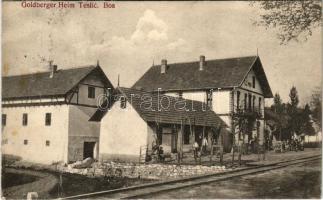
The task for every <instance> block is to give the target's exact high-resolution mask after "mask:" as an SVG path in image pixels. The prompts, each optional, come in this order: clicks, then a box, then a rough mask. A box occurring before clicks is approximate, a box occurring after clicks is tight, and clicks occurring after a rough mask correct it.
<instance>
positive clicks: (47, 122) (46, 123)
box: [45, 113, 52, 126]
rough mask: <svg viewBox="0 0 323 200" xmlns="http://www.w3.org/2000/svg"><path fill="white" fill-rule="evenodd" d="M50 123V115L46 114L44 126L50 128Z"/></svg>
mask: <svg viewBox="0 0 323 200" xmlns="http://www.w3.org/2000/svg"><path fill="white" fill-rule="evenodd" d="M51 123H52V113H46V116H45V125H46V126H50V125H51Z"/></svg>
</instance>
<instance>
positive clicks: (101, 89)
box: [2, 65, 113, 164]
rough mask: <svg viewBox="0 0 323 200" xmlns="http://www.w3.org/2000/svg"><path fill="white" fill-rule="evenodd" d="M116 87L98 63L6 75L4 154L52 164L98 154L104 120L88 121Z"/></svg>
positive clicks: (4, 93) (3, 99)
mask: <svg viewBox="0 0 323 200" xmlns="http://www.w3.org/2000/svg"><path fill="white" fill-rule="evenodd" d="M111 90H113V86H112V84H111V82H110V81H109V80H108V78H107V77H106V75H105V74H104V72H103V71H102V69H101V67H100V66H99V65H97V66H87V67H80V68H72V69H59V70H58V69H57V66H56V65H50V71H48V72H41V73H34V74H26V75H19V76H7V77H3V78H2V154H10V155H15V156H19V157H21V158H22V159H23V160H27V161H31V162H36V163H44V164H50V163H53V162H59V161H61V162H64V163H68V162H71V161H76V160H82V159H84V158H87V157H94V158H96V157H97V155H98V145H99V135H100V124H99V123H98V122H93V121H89V119H90V117H91V116H92V115H93V113H94V112H95V111H96V110H97V104H98V103H97V99H98V97H99V96H100V95H103V94H106V93H109V92H111Z"/></svg>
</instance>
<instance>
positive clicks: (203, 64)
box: [199, 55, 205, 71]
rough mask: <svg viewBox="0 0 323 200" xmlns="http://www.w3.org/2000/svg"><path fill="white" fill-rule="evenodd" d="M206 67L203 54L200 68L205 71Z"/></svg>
mask: <svg viewBox="0 0 323 200" xmlns="http://www.w3.org/2000/svg"><path fill="white" fill-rule="evenodd" d="M204 67H205V56H203V55H201V56H200V68H199V70H200V71H203V70H204Z"/></svg>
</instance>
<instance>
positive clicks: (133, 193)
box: [62, 155, 321, 199]
mask: <svg viewBox="0 0 323 200" xmlns="http://www.w3.org/2000/svg"><path fill="white" fill-rule="evenodd" d="M319 159H321V155H316V156H311V157H306V158H298V159H293V160H287V161H280V162H276V163H273V164H269V165H262V166H254V167H246V168H240V169H237V170H232V171H227V172H223V173H217V174H208V175H202V176H195V177H189V178H183V179H176V180H171V181H162V182H156V183H149V184H143V185H138V186H132V187H127V188H120V189H114V190H107V191H101V192H94V193H88V194H81V195H76V196H70V197H65V198H62V199H82V198H91V199H92V198H97V199H100V198H104V199H106V198H113V199H129V198H141V197H144V196H146V195H151V194H156V193H161V192H166V191H170V190H176V189H181V188H185V187H190V186H196V185H201V184H207V183H211V182H217V181H223V180H228V179H231V178H235V177H241V176H246V175H252V174H257V173H263V172H266V171H270V170H275V169H280V168H283V167H287V166H290V165H296V164H301V163H304V162H310V161H315V160H319Z"/></svg>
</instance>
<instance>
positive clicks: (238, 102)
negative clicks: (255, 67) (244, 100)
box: [237, 91, 240, 109]
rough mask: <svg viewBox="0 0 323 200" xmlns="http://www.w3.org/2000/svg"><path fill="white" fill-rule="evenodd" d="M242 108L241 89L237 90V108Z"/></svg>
mask: <svg viewBox="0 0 323 200" xmlns="http://www.w3.org/2000/svg"><path fill="white" fill-rule="evenodd" d="M239 108H240V91H237V109H239Z"/></svg>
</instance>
